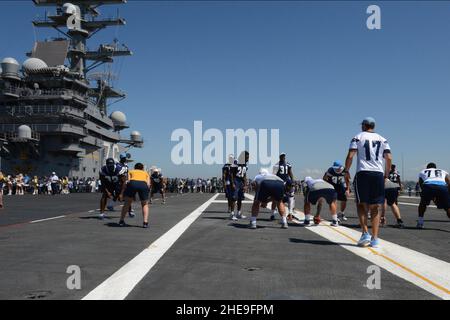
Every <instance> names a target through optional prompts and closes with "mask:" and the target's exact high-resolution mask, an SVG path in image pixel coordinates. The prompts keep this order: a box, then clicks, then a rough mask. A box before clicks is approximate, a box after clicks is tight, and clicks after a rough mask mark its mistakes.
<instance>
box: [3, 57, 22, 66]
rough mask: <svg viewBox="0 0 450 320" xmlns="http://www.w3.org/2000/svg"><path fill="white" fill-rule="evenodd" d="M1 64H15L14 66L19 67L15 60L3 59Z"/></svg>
mask: <svg viewBox="0 0 450 320" xmlns="http://www.w3.org/2000/svg"><path fill="white" fill-rule="evenodd" d="M3 63H8V64H15V65H17V66H18V65H19V63H18V62H17V60H16V59H14V58H5V59H3V60H2V64H3Z"/></svg>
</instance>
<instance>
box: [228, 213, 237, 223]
mask: <svg viewBox="0 0 450 320" xmlns="http://www.w3.org/2000/svg"><path fill="white" fill-rule="evenodd" d="M230 220H233V221H237V220H238V218H236V217H235V215H234V213H231V214H230Z"/></svg>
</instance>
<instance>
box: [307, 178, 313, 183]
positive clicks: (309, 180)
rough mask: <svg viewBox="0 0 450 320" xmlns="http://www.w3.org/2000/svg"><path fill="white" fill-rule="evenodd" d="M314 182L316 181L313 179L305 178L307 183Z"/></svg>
mask: <svg viewBox="0 0 450 320" xmlns="http://www.w3.org/2000/svg"><path fill="white" fill-rule="evenodd" d="M313 180H314V179H313V178H311V177H306V178H305V182H306V183H308V182H311V181H313Z"/></svg>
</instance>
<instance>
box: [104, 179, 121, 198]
mask: <svg viewBox="0 0 450 320" xmlns="http://www.w3.org/2000/svg"><path fill="white" fill-rule="evenodd" d="M120 190H121V185H120V184H119V183H118V184H112V183H108V184H102V185H101V186H100V191H101V192H102V193H103V194H104V195H106V194H107V192H106V191H108V192H109V193H111V195H112V196H113V200H114V201H116V200H117V198H118V197H119V194H120Z"/></svg>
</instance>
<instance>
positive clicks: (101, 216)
mask: <svg viewBox="0 0 450 320" xmlns="http://www.w3.org/2000/svg"><path fill="white" fill-rule="evenodd" d="M98 217H99V218H100V219H101V220H103V219H105V217H106V215H105V214H104V213H100V214H99V215H98Z"/></svg>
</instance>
